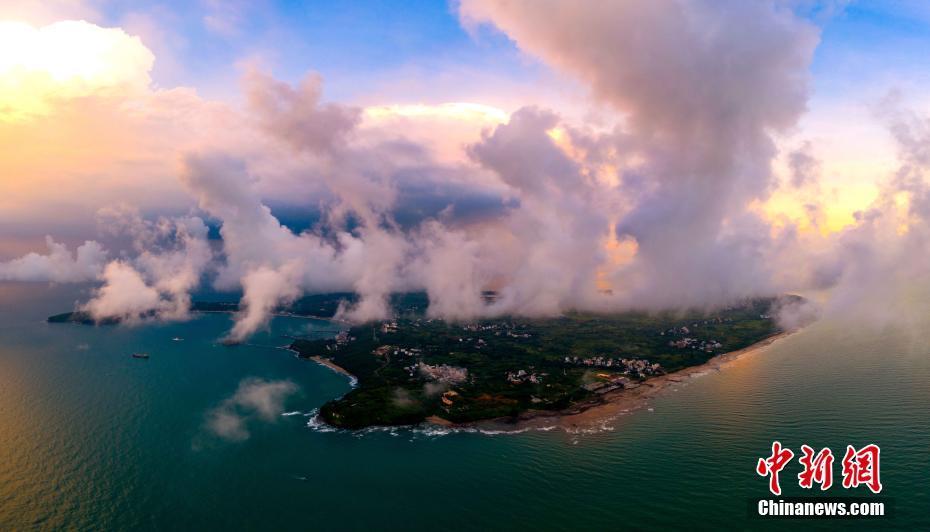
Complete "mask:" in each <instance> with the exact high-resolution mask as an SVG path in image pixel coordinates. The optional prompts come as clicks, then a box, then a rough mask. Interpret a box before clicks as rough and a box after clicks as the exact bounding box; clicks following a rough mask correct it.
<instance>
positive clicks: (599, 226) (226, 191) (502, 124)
mask: <svg viewBox="0 0 930 532" xmlns="http://www.w3.org/2000/svg"><path fill="white" fill-rule="evenodd" d="M459 13H460V17H461V19H462V20H463V21H465V22H466V23H468V24H488V25H491V26H493V27H495V28H497V29H498V30H500V31H501V32H503V33H505V34H506V35H507V36H508V37H509V38H511V39H512V40H513V41H514V43H515V44H516V46H517V47H518V48H519V49H520V50H522V51H523V52H524V53H526V54H528V55H531V56H533V57H535V58H537V59H539V60H540V61H542V62H543V63H545V64H546V65H548V66H549V67H550V68H552V69H553V72H554V73H555V75H563V76H566V77H567V78H571V79H573V80H575V81H576V82H577V83H580V84H581V85H583V86H584V87H586V88H587V89H588V90H589V92H590V95H591V96H592V97H593V102H595V103H594V105H596V109H597V110H598V112H597V115H598V116H596V117H590V116H573V117H572V116H568V115H566V114H565V113H564V112H562V110H561V109H546V108H541V107H537V106H525V107H522V108H517V110H516V111H514V112H512V113H508V112H505V111H503V110H501V109H496V108H493V107H489V106H482V105H478V104H475V103H454V104H437V105H426V104H405V105H401V104H390V103H389V104H383V105H377V106H371V107H369V108H362V107H359V106H357V105H351V104H346V103H339V102H328V101H326V100H325V99H324V98H323V94H324V90H323V80H322V78H321V77H320V76H319V75H317V74H313V73H310V74H308V75H307V76H305V77H304V78H303V79H302V80H301V81H300V82H298V83H297V84H294V85H292V84H289V83H287V82H284V81H282V80H279V79H277V78H275V77H274V76H272V75H271V74H270V73H268V72H265V71H262V70H259V69H256V68H249V69H247V70H246V71H245V72H244V74H243V76H242V85H241V91H242V95H243V96H244V98H243V104H242V105H241V106H236V105H232V104H224V103H220V102H215V101H210V100H206V99H204V98H202V97H200V96H198V95H197V94H196V92H195V91H193V90H192V89H185V88H176V89H171V90H159V89H155V88H152V87H151V86H149V84H148V81H147V75H148V74H147V72H148V70H147V69H146V67H145V63H144V62H139V63H138V65H136V66H138V67H139V69H137V70H132V69H130V70H127V72H133V73H134V74H133V75H132V76H130V78H131V79H134V80H136V81H138V82H139V84H140V85H141V86H143V90H141V92H139V91H135V92H134V91H125V92H120V91H117V92H119V94H110V92H109V89H108V88H107V87H109V86H108V85H107V86H106V87H105V86H104V85H105V84H104V85H101V89H100V91H97V90H96V89H95V92H94V94H93V95H91V96H86V97H81V98H80V99H79V101H80V104H78V103H77V102H78V100H74V101H63V102H62V101H56V102H55V103H54V105H52V104H49V105H50V106H49V112H50V113H52V114H53V115H54V116H55V119H56V120H55V121H52V120H51V119H50V117H51V116H52V114H50V115H48V116H46V117H45V118H43V117H42V116H36V117H34V118H32V119H31V120H30V121H28V122H17V123H16V124H13V123H3V124H0V141H3V142H4V143H6V142H7V141H8V142H9V143H11V144H10V145H11V147H12V148H11V149H13V150H17V151H19V150H20V149H21V150H22V152H23V153H24V154H25V155H24V157H23V160H25V161H26V162H25V163H18V162H10V161H4V160H0V172H4V174H5V175H7V174H8V175H28V176H30V177H32V176H37V177H35V179H34V180H31V181H30V182H33V181H34V182H37V183H40V184H41V185H42V186H41V187H38V186H37V189H36V190H31V189H29V187H28V186H27V185H25V184H24V183H25V181H18V182H15V183H13V184H10V183H9V182H5V183H0V198H6V199H0V205H2V206H4V207H6V206H7V205H10V206H11V209H12V208H16V205H30V206H31V205H33V202H32V201H31V200H30V201H26V200H28V199H29V198H33V199H34V200H35V202H36V203H35V205H44V206H45V207H44V209H45V211H44V212H47V210H48V209H50V207H49V206H50V205H57V204H58V202H60V201H64V200H62V198H63V197H76V196H79V195H80V196H82V197H81V201H83V202H85V203H86V204H88V205H90V204H93V205H95V207H100V206H104V205H105V206H107V208H106V209H104V210H102V211H101V212H100V213H99V216H98V218H99V219H100V220H101V223H100V225H101V227H103V228H117V229H118V231H117V233H119V235H121V236H120V237H119V238H126V239H129V241H130V242H131V246H130V247H131V249H130V250H129V251H127V252H125V253H123V254H120V255H114V256H118V257H119V259H118V260H117V261H114V262H111V263H110V264H109V265H107V266H106V268H105V269H104V268H103V267H102V265H103V262H104V260H105V259H104V258H103V257H102V253H103V252H102V247H100V248H99V249H96V248H87V249H86V252H85V253H86V254H87V257H86V260H82V259H81V258H80V257H81V252H80V251H79V252H78V257H77V258H72V256H71V254H70V252H68V251H67V250H66V249H64V248H57V247H56V248H52V246H53V244H51V243H50V244H49V246H50V252H49V254H48V255H38V254H31V255H27V256H26V257H23V258H21V259H17V260H14V261H11V262H8V263H4V264H3V265H0V272H3V271H7V272H9V271H16V272H20V273H17V274H16V275H18V276H19V277H23V276H24V274H23V273H22V272H24V271H25V272H38V273H30V275H34V276H35V277H38V278H43V279H44V278H52V277H54V276H55V275H58V278H59V279H60V280H61V279H72V278H73V279H80V278H82V277H81V275H74V276H73V277H69V275H65V274H53V273H50V272H57V271H69V272H70V271H73V270H79V271H84V274H83V275H84V277H83V278H88V277H89V276H92V275H95V274H97V273H100V272H102V276H101V278H100V279H101V282H102V286H101V287H100V288H99V290H98V291H97V292H95V294H94V297H93V299H92V300H91V301H90V302H89V303H88V305H87V308H88V309H92V310H93V312H95V315H98V316H104V315H106V313H111V314H110V315H116V316H124V317H126V318H129V319H138V318H139V317H140V316H148V315H150V314H156V315H158V316H160V317H163V318H166V319H173V318H181V317H184V316H185V315H186V312H187V309H188V307H189V304H190V293H191V292H192V291H193V290H195V289H196V288H197V287H198V286H199V285H200V283H201V282H204V281H207V282H209V283H212V285H213V287H214V288H216V289H219V290H229V291H239V290H241V292H242V300H241V307H242V311H241V313H240V314H239V315H237V316H236V318H235V324H234V326H233V329H232V331H231V332H230V336H229V338H230V339H231V340H234V341H241V340H244V339H246V338H247V337H248V336H249V335H251V334H253V333H254V332H255V331H257V330H260V329H261V328H262V327H265V326H266V324H267V323H268V320H269V319H270V315H271V314H272V313H273V312H274V310H275V309H277V308H279V307H280V306H282V305H286V304H288V303H289V302H291V301H294V300H295V299H296V298H298V297H300V296H301V295H302V294H305V293H315V292H328V291H354V292H356V293H358V294H359V299H358V301H357V302H356V303H354V304H352V305H346V306H345V307H343V308H341V309H340V310H339V314H338V317H339V318H340V319H346V320H351V321H355V322H359V321H367V320H373V319H382V318H386V317H388V316H389V315H390V313H391V308H390V306H389V305H388V296H389V295H390V294H391V293H392V292H394V291H404V290H425V291H426V292H427V294H428V296H429V300H430V306H429V309H428V312H429V314H430V315H431V316H434V317H442V318H447V319H455V320H467V319H472V318H474V317H480V316H499V315H505V314H521V315H532V316H552V315H558V314H560V313H564V312H567V311H570V310H576V309H577V310H596V311H614V310H626V309H649V310H654V309H667V308H681V307H700V308H711V307H715V306H720V305H727V304H730V303H733V302H736V301H739V300H742V299H744V298H747V297H752V296H759V295H775V294H778V293H781V292H784V291H786V290H830V291H832V292H834V294H835V297H834V299H833V300H832V301H828V302H827V304H826V305H824V312H825V313H829V312H830V311H831V308H834V305H839V306H843V305H847V304H849V302H855V301H857V300H862V299H863V298H866V299H867V298H868V297H873V296H872V295H868V296H867V295H866V294H865V293H864V292H862V290H866V289H871V288H872V287H875V288H876V289H878V288H877V287H885V286H890V285H888V284H887V283H886V281H889V280H891V279H898V280H900V282H899V281H895V282H893V283H892V285H894V287H895V288H894V289H893V290H891V291H890V292H889V293H892V294H901V293H903V292H904V291H905V290H904V288H902V287H903V286H904V284H903V283H904V281H903V279H905V278H906V277H907V275H915V276H918V277H919V276H922V275H924V274H925V273H924V267H923V266H922V264H924V263H925V262H926V257H925V256H924V255H923V254H921V252H920V251H918V250H921V249H926V240H925V239H926V238H928V235H925V231H924V229H923V226H924V224H925V220H926V219H927V218H928V217H930V199H928V198H930V192H928V190H930V188H928V187H927V185H926V184H925V182H926V180H925V169H926V167H927V161H928V160H930V157H927V156H926V153H925V152H926V151H927V149H926V146H927V145H928V143H927V138H928V137H930V135H927V133H926V132H927V130H930V128H928V127H927V126H926V124H927V123H928V122H927V121H926V120H925V119H923V118H922V117H921V116H920V115H919V114H917V113H912V112H910V111H906V110H904V109H902V108H901V106H900V105H898V106H895V105H891V104H894V102H891V103H886V104H885V105H884V107H883V111H882V113H883V114H881V116H882V119H883V120H885V121H886V122H887V123H888V127H889V130H890V131H891V132H892V135H893V138H894V139H896V142H897V144H898V146H899V156H900V159H901V161H902V164H901V168H900V169H899V170H898V171H897V172H896V173H895V174H894V176H893V177H892V178H891V179H890V180H889V183H887V184H885V185H883V186H882V187H881V191H880V194H879V198H878V199H877V200H876V201H875V202H874V203H873V204H872V205H870V206H869V208H868V209H864V210H863V211H862V212H861V213H859V214H858V215H857V218H856V219H855V220H854V223H852V224H851V225H850V226H849V227H847V228H846V229H845V230H843V231H840V232H835V233H830V234H825V233H824V234H822V233H821V231H809V230H807V229H808V227H813V228H815V229H820V228H822V227H824V226H825V224H826V222H824V221H823V220H824V219H825V218H826V217H827V215H828V214H829V208H830V206H829V204H828V202H827V201H826V198H827V197H828V194H829V191H827V190H824V191H823V197H821V190H820V185H819V180H820V175H819V174H820V167H821V163H820V161H819V159H818V154H815V150H814V149H813V146H814V144H813V142H812V141H807V142H801V143H800V144H797V143H796V142H797V141H795V140H791V141H785V136H789V135H791V134H792V133H793V132H794V130H795V128H796V127H797V124H798V119H799V117H800V116H801V115H802V114H803V113H804V111H805V108H806V106H807V101H808V77H809V65H810V61H811V57H812V53H813V50H814V48H815V46H816V45H817V42H818V39H819V33H818V30H817V28H816V27H814V26H813V25H812V24H811V23H809V22H808V21H807V20H805V19H803V18H801V17H799V16H796V14H795V13H793V12H792V11H791V10H789V9H788V8H787V7H786V5H785V4H784V3H782V2H766V1H760V2H733V3H728V4H727V5H726V6H725V7H721V6H720V5H719V3H717V2H711V1H702V0H699V1H694V2H684V1H676V0H665V1H660V2H612V1H604V2H597V3H592V4H591V5H587V6H586V7H585V9H578V6H577V4H576V3H574V2H567V1H559V0H540V1H539V2H529V1H526V2H519V1H509V2H504V1H494V0H463V1H462V2H461V4H460V7H459ZM94 31H96V30H94ZM107 35H111V34H107ZM133 42H135V41H133ZM136 44H138V43H136ZM134 45H135V44H133V45H132V46H134ZM127 46H129V45H127ZM114 61H115V60H114ZM114 64H117V65H118V64H119V61H115V63H114ZM133 64H136V63H133ZM149 67H150V65H149ZM116 70H117V71H121V70H119V69H116ZM13 79H15V78H13ZM369 101H370V100H369ZM98 122H99V123H102V124H104V125H103V126H99V127H100V128H101V130H100V131H99V133H100V142H98V141H97V138H96V137H94V136H90V135H88V134H87V131H96V130H94V129H93V128H92V127H91V124H97V123H98ZM53 126H54V127H53ZM94 127H98V126H94ZM50 131H54V132H62V133H56V134H61V135H63V139H64V140H63V141H62V142H63V143H64V144H68V145H69V146H76V147H77V148H79V149H75V150H74V153H70V152H69V154H68V156H67V157H65V158H63V159H61V160H56V159H53V158H50V157H49V156H48V155H49V153H48V152H41V151H37V152H31V151H30V150H37V149H39V148H37V146H38V147H41V146H42V144H41V143H40V142H37V140H38V139H42V138H43V137H44V136H47V135H48V134H49V132H50ZM91 137H93V138H94V142H93V145H87V144H82V143H81V141H82V139H85V138H91ZM19 139H25V140H19ZM776 140H778V141H780V142H776ZM83 142H87V141H86V140H84V141H83ZM101 143H103V144H106V145H107V146H109V147H110V148H111V149H110V151H109V152H108V153H104V152H103V151H102V150H100V148H99V147H96V145H97V144H101ZM779 145H782V146H788V145H791V146H793V147H795V149H793V150H784V151H783V153H782V154H781V158H779V159H778V161H783V162H785V163H786V167H787V170H788V174H790V175H788V179H787V181H786V180H785V179H776V176H775V175H774V173H773V171H772V166H773V161H775V160H776V158H778V157H779V152H778V146H779ZM817 147H818V150H817V151H818V152H819V151H820V150H819V148H820V147H821V144H820V140H819V139H818V140H817ZM85 148H86V149H85ZM114 153H117V154H118V156H115V155H114ZM166 161H167V162H166ZM178 162H179V163H178ZM825 163H826V161H825ZM823 166H824V168H828V166H827V165H826V164H824V165H823ZM829 168H832V167H829ZM8 170H9V171H8ZM831 172H832V170H831ZM174 175H177V176H178V177H179V179H177V180H175V179H174V177H173V176H174ZM165 176H170V177H168V178H166V177H165ZM11 182H12V181H11ZM30 186H31V185H30ZM141 187H145V189H146V190H148V191H151V192H149V193H147V194H146V195H145V196H144V197H141V198H139V199H138V204H137V205H136V207H137V208H138V209H139V211H134V210H132V209H125V208H123V207H113V206H114V205H119V204H120V202H121V201H125V200H126V198H127V197H130V196H133V195H135V196H138V194H137V193H135V192H137V191H138V190H139V189H140V188H141ZM84 191H86V192H84ZM773 191H778V192H779V194H780V195H781V196H780V198H781V200H782V201H785V200H784V198H785V197H790V198H794V199H798V198H800V199H801V200H803V201H802V202H799V203H798V205H797V206H796V207H797V211H798V212H799V213H800V214H799V217H798V219H795V220H791V219H787V217H785V218H784V219H783V218H779V217H777V216H773V215H771V214H770V213H768V212H767V211H766V210H765V208H764V206H765V204H766V202H768V201H769V200H770V199H771V198H772V194H773ZM78 192H81V194H78ZM131 192H133V193H134V194H131ZM24 198H25V199H26V200H24ZM4 201H6V202H7V203H3V202H4ZM64 204H67V201H64ZM285 208H286V209H285ZM301 209H305V210H306V213H305V214H303V220H305V221H306V223H304V224H302V225H301V226H300V229H294V228H293V227H289V226H288V225H287V224H285V223H282V222H283V221H286V220H287V219H292V220H293V219H294V218H295V217H298V218H299V217H300V216H301V215H302V213H301ZM40 210H41V209H40ZM94 210H97V209H96V208H95V209H94ZM285 210H286V212H287V216H286V217H284V216H280V213H281V212H285ZM10 212H13V211H11V210H9V209H0V217H7V216H11V217H14V218H15V216H16V215H15V214H8V213H10ZM139 212H145V213H148V214H147V216H143V215H141V214H139ZM185 213H186V214H185ZM276 214H279V216H276ZM36 216H39V215H36ZM44 217H45V218H48V215H47V214H46V215H45V216H44ZM4 219H5V218H4ZM799 220H802V221H806V222H807V224H808V225H807V226H804V225H803V223H802V221H799ZM207 223H210V224H215V225H218V226H219V228H220V229H219V232H220V236H221V239H220V240H219V241H217V242H215V248H216V249H211V247H210V245H209V242H208V241H207V236H206V235H207V230H206V224H207ZM54 245H55V246H58V244H54ZM88 245H90V243H88V244H85V246H88ZM82 249H83V247H82ZM95 249H96V252H94V253H92V252H93V251H94V250H95ZM85 263H86V264H87V268H83V267H79V266H77V265H78V264H85ZM58 264H60V265H62V266H61V267H57V266H54V265H58ZM94 265H96V269H94ZM88 272H90V273H88ZM8 275H13V274H8ZM485 290H494V291H496V292H497V295H498V297H497V298H496V299H495V301H494V302H492V303H488V302H486V301H485V300H484V298H482V291H485ZM783 314H785V316H786V317H785V318H784V319H785V323H789V322H791V323H795V322H797V319H798V318H805V317H806V316H807V315H808V314H809V313H808V312H807V309H800V308H798V309H795V308H792V309H786V310H784V312H783ZM217 419H219V420H220V421H217V424H219V425H224V426H228V427H229V429H228V432H229V433H230V434H237V433H239V429H241V424H237V421H236V420H237V419H240V417H238V416H235V415H229V414H228V412H220V413H219V414H217ZM237 427H238V428H237Z"/></svg>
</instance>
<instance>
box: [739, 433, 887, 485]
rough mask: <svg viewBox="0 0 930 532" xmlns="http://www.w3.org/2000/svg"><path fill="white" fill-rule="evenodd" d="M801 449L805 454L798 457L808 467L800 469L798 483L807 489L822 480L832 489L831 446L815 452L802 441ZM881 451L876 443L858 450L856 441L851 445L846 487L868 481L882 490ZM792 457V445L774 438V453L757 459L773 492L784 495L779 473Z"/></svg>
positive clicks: (845, 462) (845, 468)
mask: <svg viewBox="0 0 930 532" xmlns="http://www.w3.org/2000/svg"><path fill="white" fill-rule="evenodd" d="M801 453H802V456H801V457H800V458H799V459H798V462H800V463H801V466H803V468H804V469H803V470H802V471H801V472H800V473H798V485H799V486H801V487H802V488H804V489H812V488H813V487H814V484H820V490H821V491H826V490H828V489H830V487H831V486H832V485H833V451H831V450H830V448H829V447H824V448H823V449H821V450H820V451H819V452H817V453H814V449H813V448H812V447H810V446H809V445H802V446H801ZM880 453H881V450H880V449H879V448H878V445H875V444H874V443H870V444H868V445H866V446H865V447H863V448H861V449H859V450H858V451H857V450H856V448H855V447H853V446H852V445H847V446H846V454H845V455H844V456H843V462H842V464H843V487H844V488H846V489H850V488H858V487H859V485H860V484H864V485H865V486H866V487H867V488H869V489H870V490H872V493H881V491H882V481H881V476H880V474H879V466H880V464H879V455H880ZM792 458H794V452H792V451H791V449H787V448H785V447H782V445H781V442H778V441H773V442H772V454H771V455H770V456H768V457H766V458H760V459H759V461H758V462H757V463H756V473H758V474H759V475H760V476H763V477H769V491H771V492H772V494H773V495H781V485H780V484H779V482H778V474H779V473H780V472H781V470H782V469H784V468H785V466H786V465H788V462H790V461H791V459H792Z"/></svg>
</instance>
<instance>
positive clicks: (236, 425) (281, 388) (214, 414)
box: [204, 377, 298, 442]
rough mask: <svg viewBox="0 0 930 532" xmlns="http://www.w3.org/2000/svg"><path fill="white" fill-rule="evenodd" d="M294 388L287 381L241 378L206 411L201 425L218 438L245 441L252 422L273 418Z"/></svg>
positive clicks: (275, 417) (294, 385) (295, 386)
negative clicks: (231, 390)
mask: <svg viewBox="0 0 930 532" xmlns="http://www.w3.org/2000/svg"><path fill="white" fill-rule="evenodd" d="M297 391H298V387H297V385H296V384H294V383H293V382H291V381H289V380H277V381H268V380H264V379H260V378H255V377H251V378H248V379H243V380H242V381H241V382H240V383H239V387H238V388H237V389H236V392H235V393H234V394H233V395H232V396H230V397H228V398H226V399H224V400H223V401H222V402H221V403H220V404H219V405H217V406H216V407H215V408H213V409H212V410H210V411H209V412H207V415H206V421H205V423H204V426H205V428H206V429H207V430H208V431H209V432H210V433H212V434H213V435H215V436H217V437H218V438H221V439H224V440H229V441H237V442H238V441H245V440H247V439H249V437H250V436H251V432H250V430H249V429H250V426H251V425H254V424H255V423H273V422H274V421H276V420H277V419H278V417H279V415H280V414H281V412H283V411H284V403H285V401H287V399H288V398H289V397H291V396H292V395H294V394H295V393H297Z"/></svg>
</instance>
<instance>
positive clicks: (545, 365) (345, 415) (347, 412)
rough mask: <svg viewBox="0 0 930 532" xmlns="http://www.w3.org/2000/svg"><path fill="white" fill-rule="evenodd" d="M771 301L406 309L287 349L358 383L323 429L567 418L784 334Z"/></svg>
mask: <svg viewBox="0 0 930 532" xmlns="http://www.w3.org/2000/svg"><path fill="white" fill-rule="evenodd" d="M785 297H786V298H793V299H799V298H798V297H797V296H785ZM776 301H777V300H776V299H774V298H766V299H755V300H751V301H747V302H746V303H744V304H742V305H740V306H734V307H730V308H726V309H723V310H720V311H717V312H714V313H703V312H688V313H663V314H645V313H634V312H627V313H620V314H588V313H570V314H567V315H564V316H560V317H557V318H548V319H528V318H518V317H507V318H499V319H489V320H479V321H474V322H468V323H452V322H446V321H443V320H438V319H428V318H426V317H424V316H423V315H422V314H415V313H408V314H400V317H398V318H397V319H393V320H389V321H382V322H376V323H368V324H365V325H360V326H356V327H352V328H348V329H345V330H343V331H342V332H340V333H339V334H338V335H337V336H336V337H335V338H331V339H319V340H301V339H299V340H296V341H294V342H293V344H292V345H291V349H292V350H294V351H295V352H297V353H298V355H299V356H301V357H305V358H313V359H315V360H317V361H320V362H325V363H326V364H327V365H329V366H331V367H337V368H341V369H342V370H344V371H345V372H346V373H348V374H350V375H352V376H354V377H355V378H356V379H357V386H356V387H355V388H353V389H352V390H351V391H350V392H349V393H347V394H346V395H345V396H343V397H340V398H338V399H334V400H332V401H329V402H328V403H326V404H324V405H323V406H322V407H321V409H320V417H321V419H322V420H323V421H324V422H326V423H328V424H330V425H333V426H336V427H341V428H347V429H360V428H364V427H369V426H390V425H412V424H417V423H421V422H424V421H430V422H434V423H441V424H469V423H474V422H479V421H487V420H495V421H498V422H503V423H508V422H511V423H512V422H516V421H518V420H520V419H526V418H527V417H528V416H532V415H535V414H539V415H550V416H552V415H556V416H557V415H561V414H565V415H569V414H577V413H579V412H581V411H584V410H586V409H588V408H590V407H592V406H597V405H599V404H604V403H606V402H607V401H608V400H614V399H616V398H617V396H618V395H622V394H624V393H627V394H628V395H631V396H639V395H643V391H642V390H640V391H638V392H634V391H633V390H636V389H637V388H639V387H640V386H644V385H645V387H646V388H649V387H652V385H651V384H650V382H649V381H650V380H652V379H656V380H655V382H664V381H665V380H668V379H671V378H673V377H671V376H670V375H671V374H673V373H675V372H678V371H681V370H685V369H687V368H694V367H696V366H699V365H702V364H705V363H707V362H708V361H709V360H711V359H713V358H714V357H717V356H719V355H722V354H724V353H730V352H735V351H739V350H742V349H745V348H747V347H749V346H753V345H755V344H757V343H759V342H763V341H765V340H767V339H770V338H772V337H774V336H776V335H778V334H779V333H781V332H782V331H781V330H780V329H779V327H778V325H777V324H776V322H775V320H774V319H772V316H771V312H772V308H773V305H774V304H775V303H776ZM660 377H661V378H660Z"/></svg>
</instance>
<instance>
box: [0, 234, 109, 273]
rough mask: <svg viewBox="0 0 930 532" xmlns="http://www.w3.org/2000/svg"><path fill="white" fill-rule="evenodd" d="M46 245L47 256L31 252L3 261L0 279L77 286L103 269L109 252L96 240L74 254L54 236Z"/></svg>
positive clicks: (0, 264)
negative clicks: (73, 284) (75, 284)
mask: <svg viewBox="0 0 930 532" xmlns="http://www.w3.org/2000/svg"><path fill="white" fill-rule="evenodd" d="M45 244H46V246H48V254H46V255H40V254H38V253H28V254H26V255H24V256H22V257H20V258H18V259H13V260H10V261H7V262H0V280H4V281H51V282H56V283H74V282H83V281H91V280H93V279H95V278H96V277H97V276H98V275H99V274H100V272H101V271H102V270H103V265H104V263H105V261H106V257H107V253H106V251H105V250H104V249H103V247H102V246H101V245H100V244H99V243H97V242H95V241H92V240H88V241H87V242H84V243H83V244H82V245H80V246H78V248H77V250H75V253H74V254H72V253H71V252H70V251H69V250H68V248H67V247H66V246H65V245H64V244H59V243H58V242H55V241H54V240H53V239H52V237H50V236H46V237H45Z"/></svg>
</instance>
